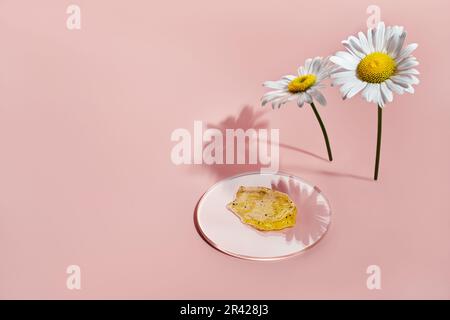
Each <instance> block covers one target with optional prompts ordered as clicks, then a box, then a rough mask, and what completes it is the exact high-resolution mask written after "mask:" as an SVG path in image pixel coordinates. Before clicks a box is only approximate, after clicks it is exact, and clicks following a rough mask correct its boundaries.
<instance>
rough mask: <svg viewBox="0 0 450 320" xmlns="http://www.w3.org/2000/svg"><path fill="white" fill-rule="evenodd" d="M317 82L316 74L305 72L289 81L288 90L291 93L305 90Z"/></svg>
mask: <svg viewBox="0 0 450 320" xmlns="http://www.w3.org/2000/svg"><path fill="white" fill-rule="evenodd" d="M315 83H316V76H315V75H314V74H305V75H304V76H300V77H297V78H295V79H294V80H292V81H291V82H289V84H288V90H289V92H291V93H298V92H304V91H306V90H308V89H309V88H311V87H312V86H313V85H314V84H315Z"/></svg>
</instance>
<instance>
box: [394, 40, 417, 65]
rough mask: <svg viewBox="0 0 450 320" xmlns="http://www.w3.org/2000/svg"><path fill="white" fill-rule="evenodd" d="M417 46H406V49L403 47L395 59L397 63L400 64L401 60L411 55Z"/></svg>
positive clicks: (415, 44)
mask: <svg viewBox="0 0 450 320" xmlns="http://www.w3.org/2000/svg"><path fill="white" fill-rule="evenodd" d="M418 46H419V45H418V44H417V43H411V44H408V45H407V46H406V47H404V48H403V49H402V50H401V51H400V54H399V55H398V57H397V58H396V59H395V60H396V61H397V63H399V62H401V61H402V60H403V59H405V58H407V57H409V56H410V55H411V53H412V52H413V51H414V50H416V49H417V47H418Z"/></svg>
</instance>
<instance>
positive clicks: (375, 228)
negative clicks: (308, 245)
mask: <svg viewBox="0 0 450 320" xmlns="http://www.w3.org/2000/svg"><path fill="white" fill-rule="evenodd" d="M71 3H76V4H79V5H80V7H81V13H82V29H81V30H80V31H69V30H67V29H66V18H67V14H66V13H65V11H66V8H67V6H68V5H69V4H71ZM370 4H377V5H379V6H380V7H381V17H382V20H384V21H386V23H387V24H388V25H389V24H399V25H404V26H405V27H406V29H407V30H408V37H407V41H408V42H417V43H419V48H418V49H417V51H416V53H415V55H416V57H417V58H418V59H419V61H420V62H421V65H420V66H419V70H420V71H421V75H420V79H421V84H420V85H419V86H418V87H416V94H414V95H403V96H396V97H395V101H394V103H392V104H391V105H388V107H387V108H386V109H385V112H384V131H383V146H382V157H381V167H380V170H381V175H380V180H379V181H378V182H373V181H371V176H372V170H373V162H374V151H375V137H376V108H375V106H374V105H369V104H367V103H365V102H364V101H363V100H362V99H361V98H360V97H357V98H354V99H352V100H350V101H345V102H343V101H342V100H341V99H340V97H339V93H338V91H337V90H335V89H333V88H328V89H326V90H325V94H326V96H327V99H328V100H329V105H328V106H327V107H325V108H322V107H321V108H320V112H321V114H322V116H323V119H324V121H325V123H326V125H327V128H328V132H329V135H330V139H331V142H332V147H333V151H334V156H335V161H333V163H328V162H327V161H324V160H323V159H320V157H325V156H326V150H325V146H324V144H323V140H322V136H321V132H320V129H319V127H318V124H317V122H316V121H315V119H314V115H313V113H312V110H311V109H310V108H308V107H304V108H303V109H299V108H297V107H296V106H295V105H294V104H290V105H286V106H284V107H283V108H282V109H281V110H277V111H272V110H271V109H270V108H268V109H262V108H260V107H259V99H260V96H261V95H262V94H263V93H264V92H265V90H264V88H262V86H261V83H262V82H263V81H264V80H269V79H270V80H274V79H277V78H278V77H279V76H281V75H283V74H288V73H293V72H295V70H296V68H297V66H298V65H299V64H302V63H303V61H304V59H305V58H308V57H312V56H314V55H328V54H330V53H333V52H334V51H336V50H341V49H342V47H341V45H340V41H341V40H343V39H344V38H346V37H347V36H349V35H350V34H354V33H356V32H357V31H359V30H365V28H366V19H367V17H368V15H367V14H366V8H367V6H368V5H370ZM449 12H450V2H448V1H447V0H440V1H439V0H428V1H423V2H420V3H419V2H412V1H406V0H405V1H387V0H386V1H377V2H376V3H373V2H372V1H360V0H358V1H331V0H330V1H323V0H315V1H299V0H296V1H293V0H292V1H288V0H283V1H280V0H271V1H256V0H252V1H211V0H204V1H198V0H195V1H176V2H173V1H158V2H156V1H144V0H142V1H107V0H96V1H87V0H84V1H82V0H76V1H75V0H74V1H61V0H53V1H50V0H41V1H19V0H1V1H0V39H1V49H0V150H1V151H0V152H1V153H0V298H64V299H72V298H75V299H77V298H225V299H227V298H256V299H258V298H281V299H302V298H363V299H379V298H388V299H390V298H447V299H448V298H450V272H449V270H450V250H449V249H450V248H449V244H450V232H449V231H450V230H449V229H450V202H449V190H450V166H449V163H450V144H449V142H448V140H449V136H450V126H449V121H450V107H449V104H450V94H449V84H450V78H449V72H448V70H449V69H450V59H449V57H448V56H449V55H448V52H449V50H450V44H449V41H448V39H450V22H449V19H448V14H449ZM245 106H249V107H248V108H245ZM263 110H266V111H263ZM258 112H263V113H262V114H259V113H258ZM194 120H203V121H205V122H207V123H209V124H210V125H212V126H221V127H222V128H232V127H240V128H244V129H245V128H248V127H268V128H279V129H280V135H281V142H282V144H283V148H281V150H280V156H281V159H280V160H281V168H280V169H281V170H282V171H285V172H289V173H292V174H295V175H298V176H300V177H302V178H304V179H306V180H308V181H311V182H313V183H315V184H317V185H318V186H319V187H320V188H321V189H322V190H323V192H324V193H325V194H326V196H327V197H328V199H329V200H330V203H331V206H332V209H333V213H334V215H333V221H332V226H331V229H330V231H329V233H328V234H327V235H326V237H325V238H324V239H323V241H322V242H321V243H319V244H318V245H317V246H316V247H315V248H314V249H312V250H310V251H308V252H306V253H305V254H303V255H301V256H298V257H296V258H293V259H289V260H284V261H280V262H251V261H244V260H239V259H236V258H232V257H229V256H226V255H224V254H221V253H219V252H217V251H215V250H214V249H212V248H211V247H209V246H208V245H207V244H206V243H205V242H204V241H203V240H202V239H201V238H200V237H199V235H198V234H197V232H196V230H195V228H194V224H193V210H194V207H195V205H196V203H197V201H198V199H199V198H200V196H201V195H202V194H203V192H204V191H205V190H206V189H207V188H208V187H209V186H211V184H213V183H214V182H216V181H218V180H220V179H221V178H224V177H226V176H229V175H231V174H234V173H238V172H241V171H245V170H251V169H254V168H252V167H251V166H250V167H248V168H245V167H242V166H239V167H225V166H216V167H214V166H201V165H198V166H183V165H182V166H175V165H174V164H173V163H172V162H171V160H170V151H171V149H172V147H173V146H174V143H173V142H171V141H170V134H171V132H172V131H173V130H175V129H176V128H187V129H188V130H190V131H191V132H192V130H193V121H194ZM174 196H176V200H174V198H173V197H174ZM158 215H162V216H163V217H164V220H163V222H162V225H157V219H158ZM71 264H76V265H79V266H80V267H81V269H82V289H81V290H79V291H77V290H73V291H71V290H68V289H67V288H66V277H67V274H66V273H65V271H66V267H67V266H68V265H71ZM372 264H376V265H379V266H380V267H381V270H382V290H373V291H371V290H368V289H367V288H366V278H367V275H366V268H367V266H369V265H372Z"/></svg>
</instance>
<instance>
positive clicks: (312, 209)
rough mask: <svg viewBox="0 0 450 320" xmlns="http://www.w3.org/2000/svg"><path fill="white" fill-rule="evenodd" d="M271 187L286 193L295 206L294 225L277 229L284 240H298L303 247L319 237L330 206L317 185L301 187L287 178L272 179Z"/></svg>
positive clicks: (325, 226)
mask: <svg viewBox="0 0 450 320" xmlns="http://www.w3.org/2000/svg"><path fill="white" fill-rule="evenodd" d="M271 186H272V189H274V190H277V191H280V192H283V193H286V194H288V195H289V197H290V198H291V199H292V201H294V203H295V205H296V206H297V221H296V224H295V226H294V227H292V228H289V229H285V230H282V231H278V233H282V234H283V235H284V237H285V238H286V241H288V242H291V241H294V240H295V241H299V242H301V243H302V244H303V245H304V246H305V247H309V246H311V245H313V244H315V243H316V242H317V241H318V240H319V239H321V238H322V237H323V236H324V235H325V233H326V232H327V229H328V227H329V224H330V214H331V213H330V210H331V209H330V208H329V206H328V204H327V202H325V199H324V197H323V195H322V194H321V192H320V190H319V189H318V188H317V187H313V189H311V187H302V186H301V185H300V183H298V182H297V181H296V180H294V179H292V178H289V180H288V182H286V181H285V180H284V179H280V180H278V181H273V182H272V183H271Z"/></svg>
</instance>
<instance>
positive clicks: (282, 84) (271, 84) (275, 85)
mask: <svg viewBox="0 0 450 320" xmlns="http://www.w3.org/2000/svg"><path fill="white" fill-rule="evenodd" d="M288 83H289V82H287V81H284V80H280V81H266V82H264V83H263V86H264V87H267V88H271V89H286V88H287V85H288Z"/></svg>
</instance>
